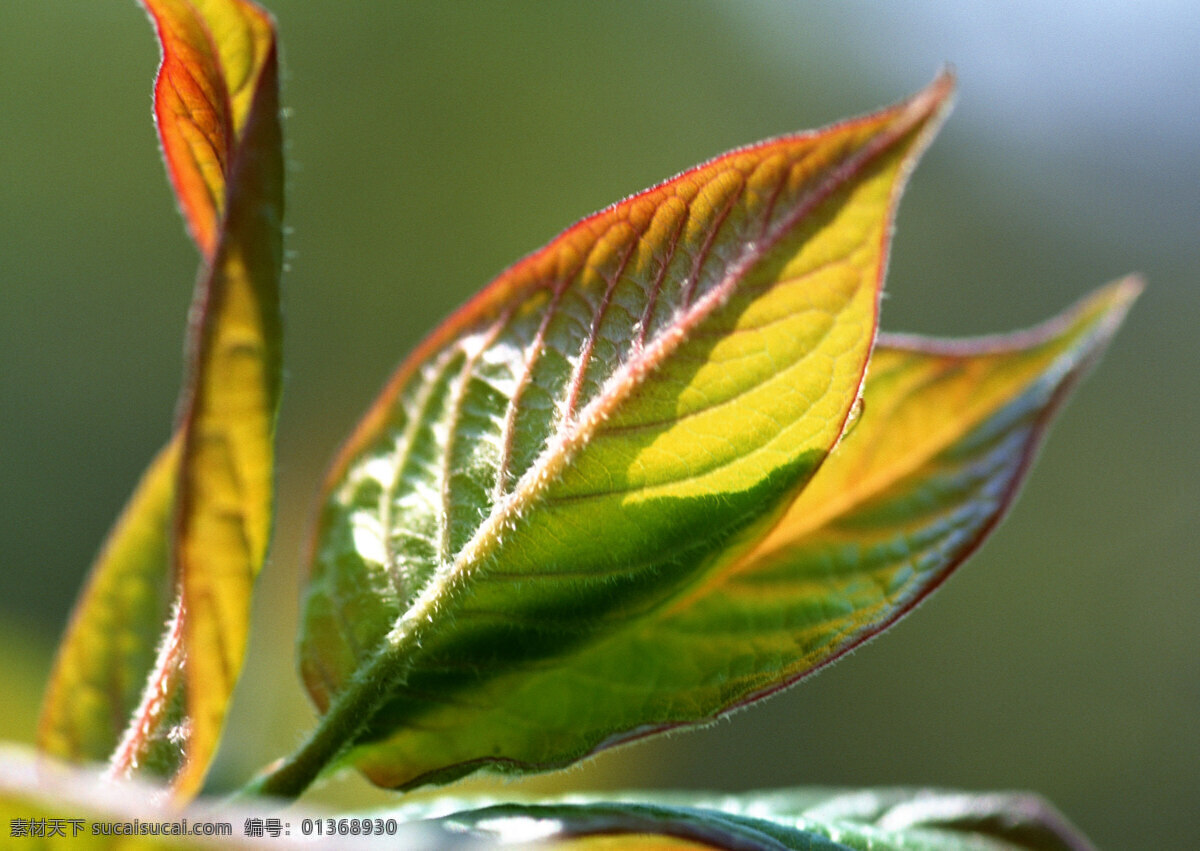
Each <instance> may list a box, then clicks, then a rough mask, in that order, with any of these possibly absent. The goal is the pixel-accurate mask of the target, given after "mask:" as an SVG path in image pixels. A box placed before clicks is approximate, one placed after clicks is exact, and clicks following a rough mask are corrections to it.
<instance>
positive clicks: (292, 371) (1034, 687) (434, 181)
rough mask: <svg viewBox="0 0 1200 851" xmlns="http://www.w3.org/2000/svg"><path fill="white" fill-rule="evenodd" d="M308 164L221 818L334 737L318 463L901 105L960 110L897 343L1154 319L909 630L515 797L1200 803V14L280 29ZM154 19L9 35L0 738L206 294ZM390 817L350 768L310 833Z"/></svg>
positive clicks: (438, 20) (314, 4)
mask: <svg viewBox="0 0 1200 851" xmlns="http://www.w3.org/2000/svg"><path fill="white" fill-rule="evenodd" d="M271 6H272V8H273V9H274V11H275V13H276V15H277V17H278V20H279V24H280V30H281V35H282V40H283V59H284V67H285V82H284V101H285V103H286V105H287V110H288V118H287V120H286V124H285V132H286V135H287V144H288V154H289V186H288V188H289V196H288V206H289V210H288V224H289V227H290V228H291V231H292V232H291V234H290V236H289V239H288V248H289V255H290V260H289V264H290V268H289V271H288V273H287V276H286V280H285V285H286V301H285V307H286V320H287V335H288V336H287V341H286V358H287V368H288V376H287V383H286V387H285V396H284V404H283V411H282V419H281V422H280V431H279V443H280V458H281V459H282V467H281V470H280V472H279V491H280V494H279V509H280V519H279V523H278V529H277V535H276V543H275V546H274V554H273V558H272V561H271V564H270V565H269V567H268V569H267V570H266V571H265V573H264V575H263V577H262V579H261V592H260V595H259V604H258V607H257V609H256V621H255V635H254V643H253V648H252V654H253V655H252V657H251V662H250V664H249V667H248V670H247V674H246V676H245V678H244V682H243V684H242V686H241V688H240V689H239V691H238V694H237V703H236V706H235V709H234V713H233V717H232V720H231V730H232V734H231V737H230V739H229V740H228V742H227V745H226V747H225V748H224V750H223V751H222V755H221V758H220V762H219V764H218V766H217V770H216V772H215V775H214V779H213V783H214V786H216V787H220V786H221V785H222V784H229V783H233V782H235V781H236V780H237V779H238V778H243V777H245V776H246V774H247V773H249V772H250V771H251V770H253V769H254V768H256V767H258V766H259V765H261V764H262V763H264V762H265V761H267V760H268V759H270V758H271V757H273V756H276V755H279V754H280V753H282V752H284V751H285V750H289V749H290V748H291V747H292V746H293V745H294V744H295V743H296V742H297V741H298V739H299V737H300V734H301V731H303V730H304V729H306V728H307V726H308V725H309V723H310V718H311V714H310V712H309V710H308V707H307V703H306V700H305V698H304V696H303V694H302V692H301V690H300V688H299V685H298V681H297V678H296V676H295V673H294V662H293V655H292V651H291V645H292V638H293V625H294V619H295V612H296V607H297V598H298V594H299V592H298V578H297V570H298V552H299V550H300V546H301V539H302V536H303V529H304V525H305V522H306V515H307V512H308V510H309V507H310V505H311V500H312V494H313V492H314V489H315V487H316V483H317V481H318V479H319V477H320V474H321V471H322V468H323V466H324V465H325V463H326V462H327V460H328V458H329V456H330V454H331V452H332V451H333V449H334V447H335V446H336V445H337V443H338V442H339V441H340V439H341V438H342V437H343V436H344V435H345V434H346V433H347V431H348V430H349V429H350V427H351V426H352V424H353V423H354V421H355V420H356V418H357V416H358V415H359V413H360V412H361V411H362V410H363V409H364V408H365V406H366V405H367V404H368V402H369V401H370V399H371V398H372V396H373V395H374V393H375V392H376V391H377V389H378V388H379V387H380V386H381V385H382V383H383V382H384V380H385V378H386V376H387V375H388V373H389V372H390V370H391V368H392V367H393V366H394V365H395V364H396V363H397V361H398V360H399V359H400V357H401V356H402V355H403V354H404V353H405V352H406V351H407V350H408V349H409V348H410V347H412V346H413V345H414V343H415V342H416V341H417V340H418V339H419V337H420V336H421V335H422V334H423V333H424V332H425V331H426V330H427V329H429V328H430V327H432V325H433V324H434V323H436V322H437V321H438V320H439V318H441V317H442V316H444V315H445V314H447V313H448V312H449V311H450V310H452V309H453V308H454V307H455V306H456V305H457V304H459V303H461V302H462V301H463V300H464V299H465V298H467V297H468V296H469V295H470V294H471V293H472V292H473V291H475V290H476V289H477V288H479V287H480V286H481V285H482V284H484V283H485V282H486V281H487V280H488V279H489V278H490V277H492V276H493V275H494V274H495V273H497V272H498V271H499V270H501V269H502V268H503V267H504V266H506V265H507V264H508V263H510V262H511V261H513V260H514V259H516V258H517V257H518V256H520V255H522V254H524V253H526V252H528V251H530V250H532V249H534V248H536V247H538V246H539V245H541V244H542V243H544V242H545V241H546V240H548V239H549V238H550V237H552V236H553V235H554V234H555V233H557V232H558V231H559V230H560V229H562V228H563V227H565V226H566V225H568V224H569V223H570V222H572V221H574V220H575V219H577V218H579V217H581V216H583V215H585V214H587V213H589V212H591V211H593V210H595V209H597V208H599V207H601V206H604V205H605V204H607V203H609V202H611V201H613V200H616V199H617V198H619V197H622V196H624V195H627V194H629V193H631V192H634V191H636V190H638V189H640V188H643V187H644V186H647V185H649V184H651V183H654V182H656V181H658V180H660V179H662V178H664V177H666V176H668V175H671V174H673V173H675V172H677V171H679V170H681V169H683V168H685V167H687V166H689V165H692V164H694V163H696V162H698V161H700V160H703V159H706V158H708V157H710V156H713V155H715V154H717V153H719V152H721V151H723V150H725V149H728V148H730V147H733V146H736V145H739V144H743V143H746V142H750V141H754V140H757V139H759V138H762V137H765V136H769V135H774V134H778V133H781V132H785V131H790V130H795V129H800V128H806V127H812V126H817V125H820V124H824V123H827V122H829V121H832V120H835V119H837V118H840V117H843V116H846V115H851V114H856V113H860V112H864V111H867V110H869V109H873V108H875V107H878V106H880V105H882V104H884V103H888V102H891V101H894V100H897V99H899V98H901V97H903V96H905V95H907V94H909V93H911V92H912V91H914V90H916V89H918V88H920V87H921V86H922V85H924V84H925V83H926V82H927V81H928V80H929V79H930V78H931V77H932V76H933V74H934V73H935V71H936V70H937V69H938V68H939V67H940V66H941V65H942V64H943V63H944V62H951V63H953V64H954V65H955V67H956V69H957V72H958V75H959V80H960V95H959V102H958V106H957V109H956V112H955V114H954V115H953V116H952V117H951V119H950V121H949V123H948V124H947V126H946V127H945V129H944V130H943V133H942V135H941V137H940V139H939V140H938V141H937V142H936V143H935V144H934V146H933V147H932V149H931V150H930V151H929V153H928V154H927V155H926V158H925V161H924V162H923V164H922V165H921V167H920V169H919V170H918V172H917V174H916V176H915V178H914V180H913V181H912V183H911V185H910V188H909V190H908V192H907V194H906V196H905V198H904V201H903V203H902V205H901V209H900V213H899V226H898V228H897V237H896V241H895V243H894V252H893V258H892V263H891V272H890V278H889V284H888V298H887V300H886V302H885V309H884V316H883V320H884V327H885V328H888V329H890V330H904V331H916V332H924V333H933V334H975V333H985V332H994V331H1002V330H1008V329H1014V328H1018V327H1023V326H1027V325H1029V324H1032V323H1034V322H1036V321H1038V320H1040V319H1042V318H1044V317H1046V316H1049V315H1050V314H1052V313H1055V312H1057V311H1058V310H1060V309H1061V308H1063V307H1064V306H1066V305H1067V304H1068V303H1070V302H1072V301H1073V300H1074V299H1076V298H1077V297H1079V296H1081V295H1082V294H1083V293H1085V292H1087V291H1088V290H1090V289H1091V288H1092V287H1094V286H1096V285H1098V284H1100V283H1102V282H1105V281H1107V280H1110V279H1112V278H1114V277H1117V276H1120V275H1123V274H1125V273H1127V272H1130V271H1140V272H1142V273H1143V274H1144V275H1145V276H1146V277H1147V279H1148V281H1149V289H1148V290H1147V292H1146V294H1145V295H1144V297H1143V298H1142V300H1141V302H1140V303H1139V304H1138V305H1137V306H1136V307H1135V309H1134V310H1133V312H1132V314H1131V315H1130V318H1129V321H1128V324H1127V326H1126V327H1125V328H1124V329H1123V330H1122V332H1121V333H1120V334H1119V335H1118V337H1117V339H1116V340H1115V342H1114V344H1113V346H1112V348H1111V350H1110V352H1109V354H1108V356H1107V357H1106V359H1105V361H1104V362H1103V363H1102V365H1101V366H1100V368H1099V369H1098V370H1097V372H1096V373H1095V374H1094V375H1093V376H1092V378H1091V379H1090V380H1089V381H1088V382H1087V383H1085V384H1084V385H1083V386H1082V387H1081V388H1080V390H1079V391H1078V392H1077V394H1076V397H1075V398H1074V399H1073V401H1072V403H1071V404H1070V405H1069V406H1068V407H1067V409H1066V411H1065V412H1064V414H1063V416H1062V417H1061V419H1060V421H1059V422H1058V424H1057V426H1056V427H1055V428H1054V430H1053V432H1052V434H1051V435H1050V439H1049V441H1048V444H1047V446H1046V447H1045V449H1044V451H1043V453H1042V457H1041V458H1040V461H1039V463H1038V464H1037V466H1036V467H1035V469H1034V471H1033V474H1032V476H1031V478H1030V481H1029V482H1028V484H1027V486H1026V487H1025V489H1024V493H1023V495H1022V497H1021V499H1020V500H1019V501H1018V503H1017V505H1016V506H1015V509H1014V510H1013V512H1012V514H1011V516H1010V518H1009V519H1008V520H1007V522H1006V523H1005V524H1004V525H1003V526H1002V527H1001V528H1000V529H999V531H998V532H997V533H996V534H995V535H994V537H993V538H992V540H990V541H989V543H988V544H987V545H985V547H984V548H983V549H982V551H981V552H980V553H979V554H978V555H977V556H976V557H975V558H974V559H973V560H972V561H971V563H970V564H968V565H967V566H966V567H965V568H963V569H962V570H961V571H960V572H959V573H958V574H957V575H956V576H955V577H954V578H953V579H952V580H951V581H950V582H949V583H948V584H947V585H946V586H945V587H944V588H943V589H942V590H941V591H940V592H939V593H938V594H937V595H935V598H934V599H932V600H931V601H929V602H928V603H927V604H926V605H924V606H922V607H921V609H920V610H919V611H918V612H917V613H916V614H915V615H914V616H913V617H911V618H910V619H907V620H905V621H904V622H903V623H901V624H900V625H899V626H898V627H897V628H896V629H894V630H893V631H892V632H891V633H890V634H888V635H886V636H884V637H883V638H882V639H881V640H878V641H876V642H873V643H872V644H871V645H870V646H869V647H868V648H866V649H864V650H863V651H861V652H858V653H855V654H854V655H853V656H852V657H851V658H849V659H846V660H844V661H843V662H841V663H840V664H838V665H836V666H834V667H833V668H832V669H830V670H827V671H825V672H823V673H822V674H820V675H819V676H817V677H815V678H814V679H812V680H809V681H807V682H806V683H804V684H803V685H801V686H800V687H798V688H796V689H793V690H791V691H789V692H787V693H786V694H784V695H782V696H778V697H776V698H773V699H771V700H769V701H767V702H766V703H765V704H763V705H760V706H758V707H755V708H752V709H749V710H746V711H743V712H740V713H738V714H737V715H735V716H733V717H731V718H728V719H725V720H722V721H720V722H719V723H717V724H715V725H714V726H712V727H710V728H708V729H706V730H703V731H699V732H691V733H687V734H677V735H674V736H672V737H670V738H666V739H659V740H655V741H650V742H645V743H641V744H638V745H635V746H631V747H627V748H624V749H620V750H618V751H615V752H611V753H608V754H605V755H602V756H601V757H599V758H597V759H594V760H592V761H591V762H589V763H588V764H586V765H585V766H583V767H582V768H578V769H575V770H573V771H570V772H567V773H564V774H561V775H557V776H553V777H550V778H545V779H542V780H538V781H535V782H534V783H533V784H527V783H513V782H509V783H508V784H507V785H504V786H502V787H501V790H502V792H503V794H516V793H518V792H520V791H523V790H526V789H547V788H568V789H575V790H582V789H594V788H612V787H629V786H682V787H702V788H711V789H727V790H739V789H747V788H753V787H757V786H781V785H793V784H822V785H854V786H860V785H874V784H931V785H938V786H950V787H965V788H979V789H992V788H1006V789H1007V788H1012V789H1032V790H1036V791H1038V792H1041V793H1043V794H1045V795H1046V796H1047V797H1049V798H1050V799H1051V800H1052V801H1054V802H1055V803H1056V804H1057V805H1058V806H1059V807H1061V808H1062V809H1063V810H1064V811H1065V812H1066V813H1068V814H1069V815H1070V816H1071V817H1072V818H1073V819H1074V820H1075V821H1076V822H1077V823H1078V824H1079V825H1081V826H1082V827H1083V828H1084V829H1085V830H1086V831H1087V832H1088V833H1089V834H1090V835H1091V836H1092V837H1093V838H1094V839H1095V840H1096V841H1097V842H1098V843H1099V844H1100V845H1101V847H1105V848H1112V849H1118V848H1120V849H1126V848H1147V849H1150V848H1182V847H1190V846H1191V845H1192V844H1193V843H1194V842H1195V830H1194V828H1195V813H1196V807H1197V805H1198V804H1200V616H1198V615H1197V611H1198V609H1200V571H1198V570H1197V566H1198V565H1200V556H1198V553H1200V440H1198V438H1200V389H1198V388H1200V380H1198V378H1197V376H1200V343H1198V341H1197V330H1196V329H1197V328H1198V327H1200V286H1198V281H1197V276H1198V269H1200V238H1198V237H1200V195H1198V190H1200V54H1198V52H1197V45H1200V5H1196V4H1193V3H1190V2H1186V0H1178V1H1177V2H1160V3H1149V4H1116V3H1113V4H1094V3H1087V2H1083V0H1071V2H1062V3H1054V4H1046V3H1040V2H1035V0H1024V2H1013V3H1005V4H990V3H983V2H970V3H962V2H956V0H943V2H929V3H924V4H919V5H918V4H900V3H887V4H885V3H871V2H866V1H865V0H851V2H842V3H837V4H833V3H783V2H738V3H723V2H716V0H713V2H701V0H692V2H657V3H653V4H616V3H612V4H608V3H593V2H556V3H531V2H509V3H495V2H492V3H470V4H468V3H408V2H386V0H371V2H367V0H356V2H354V3H340V2H332V0H325V1H324V2H318V0H274V2H273V3H272V4H271ZM156 61H157V48H156V46H155V44H154V40H153V37H152V33H151V30H150V27H149V26H148V24H147V21H146V20H145V18H144V16H143V14H142V13H141V12H140V11H139V10H138V8H137V7H136V6H135V4H134V3H132V2H129V0H112V2H98V0H88V2H82V0H5V2H3V3H0V693H2V694H3V697H2V698H0V736H2V737H3V738H7V739H16V740H24V741H28V740H30V739H31V737H32V730H33V723H34V718H35V714H36V706H37V702H38V699H39V695H40V688H41V682H42V680H43V678H44V677H45V675H46V672H47V670H48V668H49V664H50V660H51V653H52V648H53V645H54V642H55V641H56V640H57V637H58V634H59V633H60V631H61V629H62V628H63V625H64V623H65V619H66V617H67V613H68V611H69V607H70V605H71V602H72V599H73V596H74V593H75V590H76V589H77V587H78V586H79V584H80V582H81V580H82V578H83V575H84V572H85V570H86V568H87V565H88V563H89V561H90V560H91V558H92V556H93V554H94V552H95V550H96V548H97V546H98V545H99V542H100V541H101V539H102V537H103V535H104V533H105V531H106V529H107V527H108V525H109V523H110V522H111V521H112V518H113V517H114V516H115V515H116V513H117V511H118V510H119V508H120V507H121V505H122V504H123V502H124V500H125V497H126V496H127V495H128V493H129V491H130V489H131V487H132V485H133V483H134V482H135V481H136V478H137V476H138V474H139V472H140V471H141V469H142V467H143V466H144V464H145V463H146V462H147V461H148V459H149V458H150V457H151V455H152V454H153V453H154V451H155V450H156V449H157V448H158V447H159V446H160V445H161V444H162V443H163V442H164V441H165V439H166V437H167V435H168V432H169V428H170V423H171V419H172V413H173V407H174V404H175V397H176V393H177V389H178V384H179V377H180V374H181V342H180V340H181V338H182V330H183V325H184V318H185V312H186V308H187V304H188V301H189V296H190V289H191V284H192V281H193V276H194V269H195V265H196V263H195V253H194V250H193V249H192V247H191V245H190V244H189V243H188V241H187V239H186V238H185V236H184V233H183V229H182V227H181V224H180V221H179V218H178V216H177V214H176V212H175V209H174V204H173V201H172V199H171V196H170V193H169V191H168V188H167V184H166V181H165V179H164V177H163V173H162V167H161V163H160V160H159V156H158V151H157V143H156V140H155V137H154V134H153V128H152V125H151V121H150V88H151V80H152V77H153V73H154V69H155V65H156ZM321 799H324V800H327V801H331V802H334V801H341V802H345V801H355V802H358V803H367V802H375V801H379V800H389V799H388V798H387V797H386V796H382V795H379V794H377V793H374V792H373V791H371V790H369V789H368V788H367V787H366V786H365V784H363V783H362V781H360V780H357V779H356V778H354V777H348V778H343V779H341V780H338V781H335V782H332V783H330V784H327V785H326V786H325V787H324V788H323V789H322V790H320V792H319V793H318V794H317V795H315V796H314V800H321Z"/></svg>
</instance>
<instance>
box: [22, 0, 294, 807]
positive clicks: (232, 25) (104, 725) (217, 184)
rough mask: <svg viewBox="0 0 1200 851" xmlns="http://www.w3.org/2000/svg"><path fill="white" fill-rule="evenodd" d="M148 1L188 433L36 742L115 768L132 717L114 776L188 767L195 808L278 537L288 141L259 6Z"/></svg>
mask: <svg viewBox="0 0 1200 851" xmlns="http://www.w3.org/2000/svg"><path fill="white" fill-rule="evenodd" d="M143 5H144V6H145V8H146V9H147V11H148V12H149V13H150V16H151V19H152V21H153V23H154V26H155V30H156V32H157V34H158V38H159V42H160V44H161V47H162V62H161V65H160V67H159V73H158V77H157V80H156V83H155V101H154V108H155V117H156V120H157V125H158V130H159V136H160V139H161V141H162V146H163V153H164V158H165V161H166V166H167V171H168V174H169V176H170V178H171V183H172V185H173V187H174V189H175V192H176V196H177V199H178V201H179V206H180V210H181V212H182V213H183V217H184V221H185V222H186V224H187V227H188V230H189V232H190V233H191V235H192V237H193V238H194V239H195V241H196V244H197V246H198V247H199V249H200V253H201V258H202V267H201V271H200V275H199V278H198V281H197V284H196V292H195V296H194V305H193V309H192V314H191V317H192V318H191V329H190V330H191V334H190V337H191V339H190V341H189V351H188V361H187V373H188V375H187V377H186V380H185V384H184V388H183V391H182V395H181V402H180V420H179V422H178V423H177V426H176V434H175V437H174V438H173V439H172V441H171V442H170V444H169V445H168V447H167V449H165V450H164V451H163V452H162V453H160V455H159V457H158V458H157V459H156V460H155V461H154V462H153V464H152V465H151V468H150V469H149V470H148V471H147V473H146V475H145V476H144V478H143V481H142V483H141V484H140V485H139V487H138V489H137V491H136V492H135V494H134V496H133V497H132V498H131V500H130V503H129V505H128V506H127V508H126V510H125V512H124V513H123V515H122V518H121V519H120V520H119V521H118V524H117V526H116V527H115V528H114V530H113V532H112V534H111V535H110V538H109V541H108V542H107V543H106V545H105V547H104V549H103V550H102V552H101V555H100V557H99V558H98V559H97V562H96V564H95V565H94V566H93V568H92V573H91V577H90V578H89V581H88V586H87V589H86V590H85V592H84V594H83V595H82V596H81V598H80V601H79V603H78V604H77V605H76V609H75V613H74V615H73V617H72V624H71V626H70V628H69V629H68V633H67V635H66V637H65V638H64V641H63V645H62V648H61V650H60V654H59V657H58V661H57V662H56V665H55V670H54V672H53V674H52V676H51V681H50V687H49V689H48V690H47V695H46V700H45V703H44V706H43V712H42V721H41V725H40V729H39V746H40V747H42V748H43V749H44V750H46V751H48V752H50V753H52V754H55V755H59V756H64V757H67V758H70V759H74V760H80V761H83V760H95V759H101V758H104V757H105V756H106V755H107V754H108V753H109V752H111V751H112V750H113V747H114V745H117V744H118V738H119V736H120V733H121V731H122V729H125V728H126V719H127V718H128V717H129V716H130V714H131V712H132V713H133V716H134V718H133V721H132V722H131V723H130V724H129V726H128V729H126V730H125V732H126V735H125V738H124V739H123V740H121V741H120V745H119V747H118V750H117V752H116V754H114V757H113V761H114V770H116V771H117V772H118V773H128V772H130V771H132V770H134V769H137V768H141V769H144V770H149V771H150V772H151V773H155V774H163V775H166V776H172V775H174V786H175V790H176V793H177V794H178V796H179V797H180V798H186V797H188V796H190V795H192V794H194V793H195V791H196V790H197V789H198V788H199V785H200V783H201V782H202V780H203V777H204V774H205V772H206V771H207V768H208V764H209V762H210V761H211V759H212V756H213V754H214V753H215V749H216V743H217V740H218V737H219V735H220V730H221V727H222V724H223V719H224V714H225V710H226V706H227V704H228V701H229V697H230V694H231V692H232V688H233V684H234V683H235V682H236V678H237V674H238V672H239V670H240V668H241V661H242V655H243V653H244V648H245V641H246V635H247V632H248V622H249V600H250V592H251V585H252V582H253V579H254V576H255V575H256V574H257V572H258V570H259V569H260V568H261V566H262V563H263V560H264V558H265V554H266V547H267V541H268V537H269V534H270V529H271V501H272V476H273V472H272V471H273V434H274V422H275V412H276V409H277V406H278V394H279V383H280V364H279V360H280V348H279V347H280V342H279V338H280V329H279V293H278V287H279V275H280V269H281V265H282V258H281V244H280V233H281V230H280V225H281V218H282V210H283V206H282V205H283V196H282V185H283V183H282V145H281V140H280V133H279V122H278V111H279V110H278V93H277V89H278V83H277V72H276V58H275V40H274V28H273V24H272V23H271V20H270V18H269V17H268V16H267V15H266V13H264V12H263V11H262V10H261V9H259V8H258V7H257V6H255V5H254V4H253V3H250V2H245V0H209V2H200V0H194V1H193V0H144V2H143ZM178 595H181V599H182V604H181V605H177V606H176V608H175V611H176V612H177V615H176V616H175V618H174V620H173V622H172V623H171V624H168V628H167V635H166V637H165V638H164V639H162V648H160V650H161V652H160V654H159V658H158V661H157V663H154V658H155V646H156V645H158V644H159V643H160V639H159V634H160V633H161V631H162V623H163V620H164V614H165V613H166V610H167V606H168V604H169V601H170V599H171V597H172V596H178ZM185 655H186V657H187V662H186V664H184V663H183V661H182V660H183V657H184V656H185ZM152 668H155V670H154V671H153V672H152V673H151V669H152ZM148 673H150V679H149V681H148V682H147V674H148ZM143 683H145V684H146V688H145V692H144V693H143V694H142V700H141V702H140V704H139V702H138V693H139V690H140V689H141V687H142V685H143ZM164 696H165V697H166V698H168V699H166V700H164V699H162V698H163V697H164Z"/></svg>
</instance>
